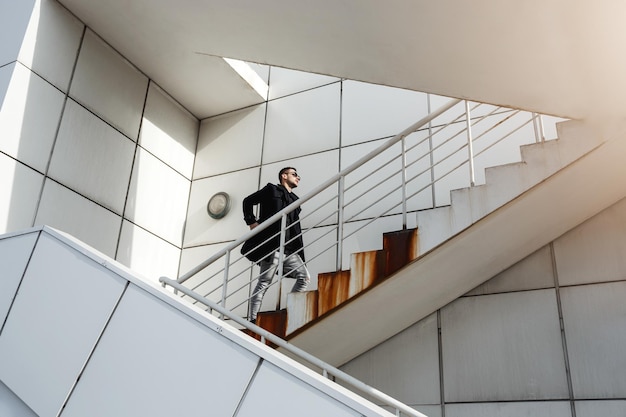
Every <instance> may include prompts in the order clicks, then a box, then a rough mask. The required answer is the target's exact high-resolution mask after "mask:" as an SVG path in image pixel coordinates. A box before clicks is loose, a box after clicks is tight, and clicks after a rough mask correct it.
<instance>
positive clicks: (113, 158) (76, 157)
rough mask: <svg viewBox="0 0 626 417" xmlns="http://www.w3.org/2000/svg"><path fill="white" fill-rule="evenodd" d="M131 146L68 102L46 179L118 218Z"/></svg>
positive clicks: (126, 182)
mask: <svg viewBox="0 0 626 417" xmlns="http://www.w3.org/2000/svg"><path fill="white" fill-rule="evenodd" d="M135 147H136V146H135V143H134V142H132V141H131V140H129V139H128V138H127V137H125V136H124V135H122V134H121V133H119V132H118V131H116V130H115V129H113V128H112V127H111V126H109V125H107V124H106V123H104V122H103V121H102V120H100V119H98V118H97V117H96V116H94V115H93V114H92V113H90V112H88V111H87V110H85V109H84V108H83V107H81V106H80V105H78V104H77V103H75V102H74V101H72V100H68V102H67V106H66V110H65V113H64V115H63V120H62V122H61V128H60V131H59V135H58V138H57V142H56V145H55V148H54V151H53V154H52V161H51V163H50V170H49V175H50V177H52V178H54V179H55V180H57V181H59V182H61V183H63V184H64V185H66V186H68V187H69V188H72V189H74V190H76V191H78V192H79V193H81V194H83V195H85V196H87V197H89V198H91V199H93V200H95V201H97V202H98V203H100V204H102V205H103V206H105V207H108V208H110V209H111V210H113V211H115V212H116V213H119V214H121V213H122V211H123V207H124V202H125V199H126V193H127V189H128V184H129V182H130V173H131V168H132V162H133V157H134V154H135Z"/></svg>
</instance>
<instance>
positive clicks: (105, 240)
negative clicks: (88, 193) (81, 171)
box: [35, 180, 121, 258]
mask: <svg viewBox="0 0 626 417" xmlns="http://www.w3.org/2000/svg"><path fill="white" fill-rule="evenodd" d="M35 224H36V225H48V226H52V227H54V228H55V229H59V230H61V231H63V232H66V233H68V234H70V235H72V236H74V237H76V238H78V239H79V240H82V241H83V242H85V243H87V244H88V245H90V246H92V247H93V248H95V249H97V250H99V251H100V252H102V253H104V254H106V255H108V256H110V257H112V258H113V257H114V256H115V248H116V246H117V239H118V236H119V231H120V227H121V217H119V216H118V215H116V214H115V213H112V212H110V211H109V210H107V209H105V208H103V207H101V206H99V205H97V204H95V203H93V202H92V201H89V200H87V199H86V198H84V197H82V196H80V195H78V194H76V193H75V192H73V191H72V190H69V189H67V188H65V187H63V186H62V185H59V184H57V183H56V182H54V181H51V180H46V183H45V186H44V190H43V194H42V196H41V203H40V206H39V210H38V211H37V217H36V218H35Z"/></svg>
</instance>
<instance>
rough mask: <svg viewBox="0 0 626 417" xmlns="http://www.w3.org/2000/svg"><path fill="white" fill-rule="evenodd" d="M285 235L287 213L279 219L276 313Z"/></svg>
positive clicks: (281, 275) (280, 288) (278, 305)
mask: <svg viewBox="0 0 626 417" xmlns="http://www.w3.org/2000/svg"><path fill="white" fill-rule="evenodd" d="M286 235H287V213H283V215H282V217H281V219H280V246H279V247H278V299H277V300H276V311H278V310H280V298H281V296H282V289H283V272H284V271H283V261H284V260H285V240H286V239H285V237H286Z"/></svg>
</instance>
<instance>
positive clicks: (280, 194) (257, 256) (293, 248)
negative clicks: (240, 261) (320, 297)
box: [242, 167, 311, 323]
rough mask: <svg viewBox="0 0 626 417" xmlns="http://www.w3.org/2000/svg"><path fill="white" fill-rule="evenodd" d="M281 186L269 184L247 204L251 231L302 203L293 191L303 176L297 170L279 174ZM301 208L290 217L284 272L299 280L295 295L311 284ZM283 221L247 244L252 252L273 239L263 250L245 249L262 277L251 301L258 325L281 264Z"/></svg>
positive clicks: (246, 218)
mask: <svg viewBox="0 0 626 417" xmlns="http://www.w3.org/2000/svg"><path fill="white" fill-rule="evenodd" d="M278 181H279V184H276V185H274V184H271V183H268V184H267V185H266V186H265V187H263V188H262V189H260V190H259V191H257V192H255V193H252V194H250V195H249V196H248V197H246V198H244V200H243V218H244V221H245V222H246V224H247V225H248V226H249V227H250V230H252V229H254V228H255V227H257V226H258V225H259V223H262V222H264V221H265V220H267V219H268V218H270V217H272V216H273V215H274V214H276V213H278V212H279V211H280V210H282V209H283V208H285V207H287V206H288V205H289V204H291V203H293V202H294V201H296V200H297V199H298V196H297V195H295V194H294V193H293V191H292V190H293V189H294V188H296V187H297V186H298V183H299V182H300V176H299V175H298V173H297V172H296V169H295V168H293V167H286V168H283V169H281V170H280V172H279V173H278ZM257 204H258V205H259V218H258V219H257V218H256V216H255V215H254V212H253V208H254V206H256V205H257ZM300 211H301V209H300V207H298V208H297V209H295V210H293V211H292V212H290V213H289V214H288V215H287V229H286V232H285V248H284V259H283V271H284V273H286V274H287V275H289V276H291V277H294V278H295V279H296V282H295V284H294V285H293V288H292V289H291V291H292V292H302V291H305V290H306V288H307V286H308V284H309V282H310V280H311V279H310V275H309V271H308V270H307V268H306V265H305V264H304V251H303V242H302V236H301V228H300ZM280 224H281V222H280V220H279V221H277V222H275V223H274V224H272V225H271V226H269V227H268V228H267V229H265V230H264V231H263V232H261V233H259V234H258V235H257V236H258V238H256V239H251V240H252V242H250V241H248V242H246V243H247V244H249V245H250V248H254V247H256V246H258V245H260V244H261V243H262V242H264V241H266V240H267V239H269V240H268V241H267V242H266V243H264V244H262V245H261V246H260V247H259V248H257V249H253V250H252V251H251V252H249V251H248V250H247V249H246V246H247V245H244V248H243V249H242V253H243V254H244V255H246V256H247V257H248V259H250V260H253V261H255V262H258V263H259V266H260V268H261V274H260V276H259V279H258V281H257V284H256V287H255V289H254V291H253V293H252V297H251V298H250V316H249V320H250V321H251V322H252V323H254V322H255V321H256V317H257V314H258V312H259V310H260V309H261V303H262V301H263V296H264V295H265V292H266V291H267V288H268V287H269V285H270V284H271V282H272V278H273V277H274V274H276V271H277V268H278V261H279V251H278V249H279V246H280V234H279V232H280Z"/></svg>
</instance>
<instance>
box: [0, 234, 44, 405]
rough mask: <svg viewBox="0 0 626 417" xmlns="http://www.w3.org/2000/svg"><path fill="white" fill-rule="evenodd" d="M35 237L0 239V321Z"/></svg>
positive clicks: (17, 283) (22, 272) (2, 319)
mask: <svg viewBox="0 0 626 417" xmlns="http://www.w3.org/2000/svg"><path fill="white" fill-rule="evenodd" d="M37 237H38V233H28V234H24V235H18V236H12V237H9V238H6V239H0V271H2V274H1V275H0V323H4V319H5V318H6V316H7V313H8V312H9V308H10V307H11V302H12V301H13V298H14V297H15V295H16V292H17V289H18V287H19V285H20V282H21V280H22V276H23V275H24V271H25V270H26V265H27V264H28V260H29V259H30V255H31V253H32V252H33V248H34V247H35V242H36V241H37ZM1 328H2V326H1V325H0V329H1ZM0 403H2V401H0ZM0 415H2V414H1V413H0Z"/></svg>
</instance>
